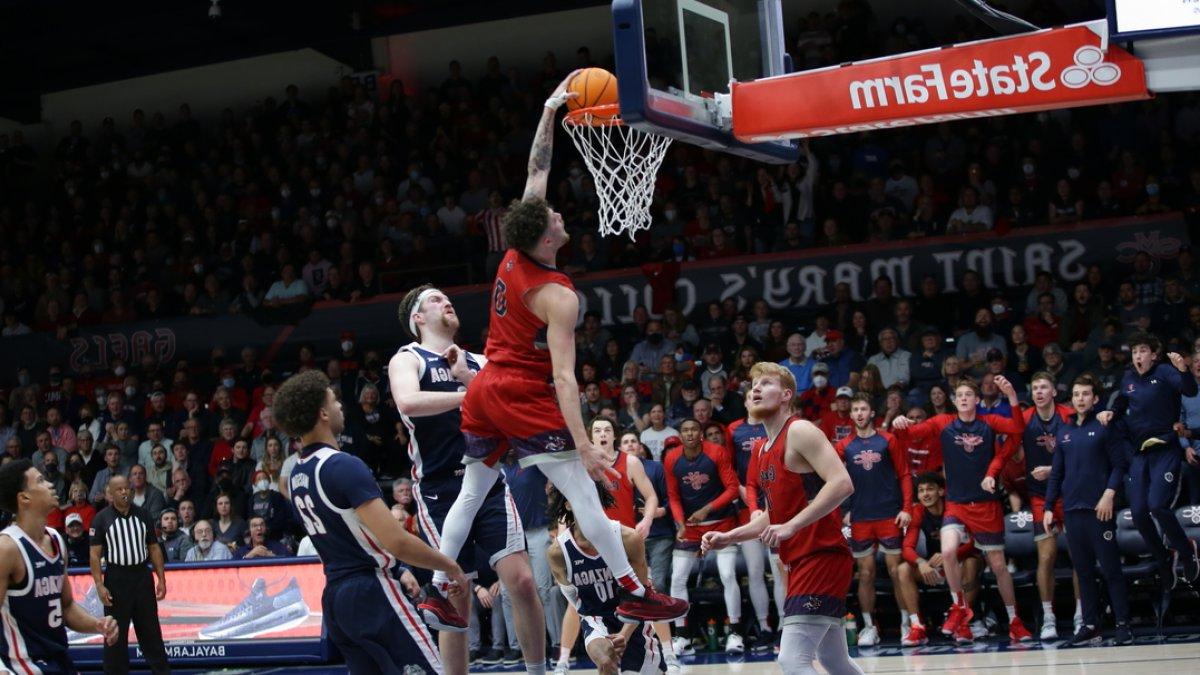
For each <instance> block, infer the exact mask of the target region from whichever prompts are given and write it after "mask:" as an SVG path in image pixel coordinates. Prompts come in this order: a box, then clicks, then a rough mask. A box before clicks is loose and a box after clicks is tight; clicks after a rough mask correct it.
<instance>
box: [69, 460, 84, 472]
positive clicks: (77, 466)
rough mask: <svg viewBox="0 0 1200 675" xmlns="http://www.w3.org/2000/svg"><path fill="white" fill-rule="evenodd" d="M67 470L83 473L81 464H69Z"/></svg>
mask: <svg viewBox="0 0 1200 675" xmlns="http://www.w3.org/2000/svg"><path fill="white" fill-rule="evenodd" d="M67 468H68V469H70V470H71V471H83V464H82V463H80V462H71V463H70V464H68V465H67Z"/></svg>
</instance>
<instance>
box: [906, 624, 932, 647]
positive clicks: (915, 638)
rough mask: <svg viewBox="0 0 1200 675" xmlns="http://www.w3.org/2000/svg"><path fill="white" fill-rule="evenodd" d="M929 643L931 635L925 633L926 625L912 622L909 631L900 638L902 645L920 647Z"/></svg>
mask: <svg viewBox="0 0 1200 675" xmlns="http://www.w3.org/2000/svg"><path fill="white" fill-rule="evenodd" d="M928 643H929V636H928V635H926V633H925V626H918V625H915V624H912V625H910V626H909V627H908V632H907V633H905V634H904V637H903V638H901V639H900V646H901V647H920V646H921V645H923V644H928Z"/></svg>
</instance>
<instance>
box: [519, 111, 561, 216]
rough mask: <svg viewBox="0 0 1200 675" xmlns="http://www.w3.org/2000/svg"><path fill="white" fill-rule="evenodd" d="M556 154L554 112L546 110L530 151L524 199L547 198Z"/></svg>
mask: <svg viewBox="0 0 1200 675" xmlns="http://www.w3.org/2000/svg"><path fill="white" fill-rule="evenodd" d="M553 154H554V111H553V110H549V109H544V110H543V112H542V119H541V121H540V122H538V128H537V133H536V134H535V135H534V137H533V147H532V148H531V149H530V151H529V167H528V172H529V177H528V178H527V179H526V182H525V195H524V196H523V197H522V199H530V198H533V197H543V198H544V197H545V196H546V184H547V181H548V179H549V174H550V158H551V157H552V156H553Z"/></svg>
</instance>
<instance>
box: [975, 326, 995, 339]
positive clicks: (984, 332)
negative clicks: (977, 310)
mask: <svg viewBox="0 0 1200 675" xmlns="http://www.w3.org/2000/svg"><path fill="white" fill-rule="evenodd" d="M975 332H976V333H978V334H979V335H980V337H987V336H989V335H991V334H992V327H991V326H975Z"/></svg>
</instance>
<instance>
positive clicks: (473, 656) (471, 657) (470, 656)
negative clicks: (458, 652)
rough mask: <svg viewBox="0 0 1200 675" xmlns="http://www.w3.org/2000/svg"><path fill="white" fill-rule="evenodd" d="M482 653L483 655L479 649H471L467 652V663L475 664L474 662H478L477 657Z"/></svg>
mask: <svg viewBox="0 0 1200 675" xmlns="http://www.w3.org/2000/svg"><path fill="white" fill-rule="evenodd" d="M482 655H483V652H481V651H479V650H478V649H472V650H471V651H470V652H468V653H467V663H469V664H471V665H475V664H476V663H479V657H480V656H482Z"/></svg>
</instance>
